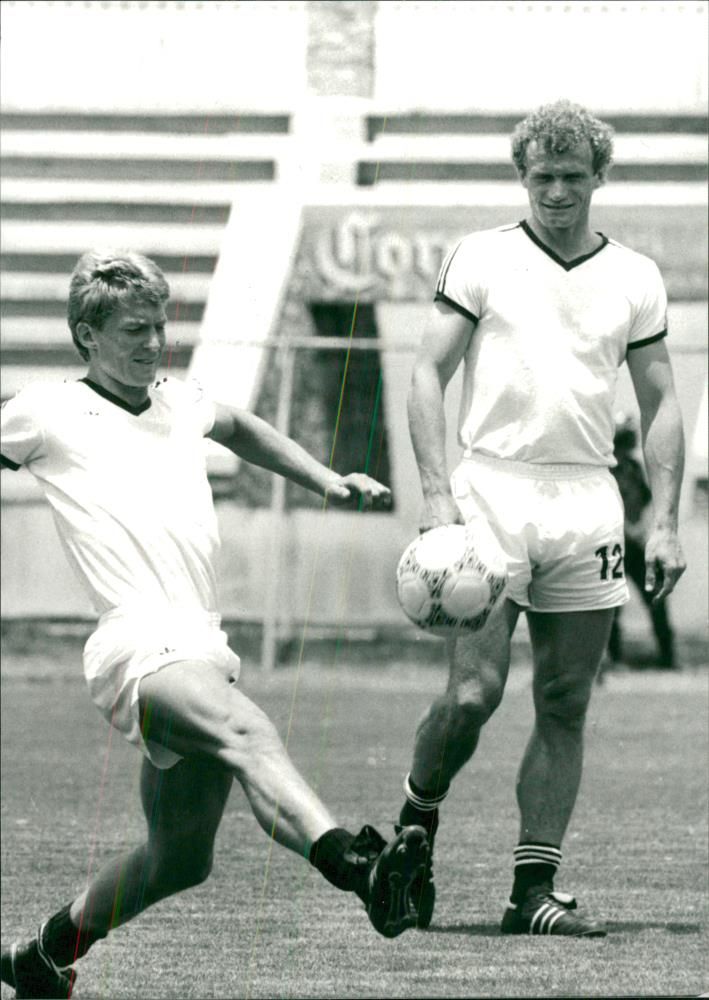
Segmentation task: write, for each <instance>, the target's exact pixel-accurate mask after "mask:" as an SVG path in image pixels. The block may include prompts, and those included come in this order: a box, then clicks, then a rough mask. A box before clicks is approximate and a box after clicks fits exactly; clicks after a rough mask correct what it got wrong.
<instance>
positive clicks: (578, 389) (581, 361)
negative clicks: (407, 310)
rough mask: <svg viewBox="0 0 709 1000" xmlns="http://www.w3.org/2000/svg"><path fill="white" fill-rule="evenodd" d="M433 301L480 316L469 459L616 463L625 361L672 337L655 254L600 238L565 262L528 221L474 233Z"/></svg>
mask: <svg viewBox="0 0 709 1000" xmlns="http://www.w3.org/2000/svg"><path fill="white" fill-rule="evenodd" d="M435 298H436V300H437V301H442V302H446V303H447V304H448V305H449V306H451V307H452V308H453V309H455V310H456V311H457V312H459V313H461V314H462V315H464V316H466V317H468V318H469V319H470V320H471V321H472V322H474V323H476V328H475V332H474V334H473V336H472V338H471V343H470V346H469V348H468V351H467V353H466V355H465V371H464V379H463V396H462V400H461V409H460V419H459V428H458V430H459V440H460V443H461V445H462V447H463V448H464V450H465V453H466V455H473V454H476V453H477V454H481V455H487V456H490V457H494V458H502V459H509V460H513V461H517V462H530V463H537V464H582V465H601V466H613V465H615V459H614V458H613V430H614V427H613V403H614V398H615V388H616V381H617V376H618V368H619V367H620V365H621V364H622V363H623V361H624V360H625V357H626V354H627V351H628V350H629V349H633V348H637V347H642V346H643V345H645V344H649V343H652V342H653V341H655V340H659V339H660V338H661V337H664V336H665V335H666V333H667V319H666V313H667V296H666V293H665V288H664V285H663V282H662V278H661V276H660V272H659V270H658V268H657V265H656V264H655V263H654V262H653V261H652V260H650V259H649V258H648V257H644V256H643V255H642V254H639V253H636V252H635V251H633V250H629V249H628V248H627V247H624V246H621V245H620V244H619V243H616V242H614V241H613V240H609V239H607V238H606V237H605V236H604V237H603V241H602V243H601V245H600V246H599V247H598V248H597V249H596V250H594V251H592V252H591V253H588V254H584V255H583V256H582V257H578V258H576V259H575V260H572V261H564V260H562V259H561V258H560V257H558V256H557V255H556V254H555V253H554V252H553V251H552V250H551V249H550V248H549V247H546V246H545V245H544V244H543V243H542V242H541V241H540V240H539V238H538V237H537V236H536V235H535V234H534V232H533V231H532V230H531V229H530V228H529V226H528V225H527V224H526V223H525V222H521V223H517V224H516V225H513V226H507V227H502V228H499V229H492V230H487V231H485V232H480V233H473V234H471V235H469V236H466V237H465V238H464V239H463V240H462V241H461V242H460V243H459V244H458V246H457V247H456V248H455V249H454V250H453V251H452V252H451V253H450V254H449V255H448V257H447V259H446V260H445V262H444V264H443V267H442V268H441V272H440V275H439V278H438V284H437V286H436V295H435Z"/></svg>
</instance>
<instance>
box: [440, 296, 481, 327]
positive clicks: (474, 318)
mask: <svg viewBox="0 0 709 1000" xmlns="http://www.w3.org/2000/svg"><path fill="white" fill-rule="evenodd" d="M433 301H434V302H445V304H446V305H447V306H450V307H451V309H455V311H456V312H457V313H460V315H461V316H465V318H466V319H469V320H470V322H471V323H477V322H478V321H479V320H478V317H477V316H476V315H475V313H471V312H470V310H469V309H466V308H465V306H461V305H459V303H457V302H454V301H453V299H449V298H448V296H447V295H444V294H443V292H436V294H435V295H434V297H433Z"/></svg>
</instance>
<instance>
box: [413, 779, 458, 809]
mask: <svg viewBox="0 0 709 1000" xmlns="http://www.w3.org/2000/svg"><path fill="white" fill-rule="evenodd" d="M404 794H405V795H406V799H407V801H408V802H410V803H411V805H412V806H415V807H416V808H417V809H420V810H421V812H433V810H434V809H437V808H438V806H439V805H440V804H441V802H443V800H444V799H445V797H446V795H447V794H448V789H447V788H446V789H444V790H443V791H442V792H439V793H438V794H436V793H430V792H427V791H424V790H423V789H422V788H418V787H417V786H416V785H413V786H412V783H411V775H410V774H407V775H406V777H405V778H404Z"/></svg>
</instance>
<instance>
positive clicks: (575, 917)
mask: <svg viewBox="0 0 709 1000" xmlns="http://www.w3.org/2000/svg"><path fill="white" fill-rule="evenodd" d="M575 909H576V900H575V899H574V897H573V896H570V895H569V894H568V893H566V892H555V891H554V890H553V889H552V888H551V887H550V886H549V885H533V886H530V887H529V889H528V890H527V894H526V896H525V897H524V902H522V903H521V904H519V905H515V904H514V903H512V902H510V903H509V905H508V907H507V909H506V910H505V913H504V916H503V917H502V924H501V927H500V930H501V932H502V933H503V934H563V935H566V936H567V937H605V936H606V929H605V927H603V926H602V925H601V924H598V923H596V922H595V921H594V920H589V919H588V918H586V917H582V916H580V914H578V913H574V912H573V911H574V910H575Z"/></svg>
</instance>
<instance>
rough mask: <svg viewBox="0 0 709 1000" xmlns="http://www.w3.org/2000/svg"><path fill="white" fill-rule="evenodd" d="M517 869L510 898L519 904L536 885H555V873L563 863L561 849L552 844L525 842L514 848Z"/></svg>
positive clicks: (549, 887)
mask: <svg viewBox="0 0 709 1000" xmlns="http://www.w3.org/2000/svg"><path fill="white" fill-rule="evenodd" d="M514 857H515V871H514V883H513V886H512V893H511V895H510V899H511V901H512V902H513V903H516V904H519V903H522V902H523V901H524V898H525V896H526V895H527V892H528V890H529V889H530V888H531V887H532V886H533V885H534V886H537V885H543V886H546V887H547V888H548V889H549V890H551V889H553V887H554V875H555V874H556V870H557V868H558V867H559V865H560V864H561V851H560V850H559V848H558V847H555V846H554V845H552V844H542V843H523V844H518V846H517V847H515V850H514Z"/></svg>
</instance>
